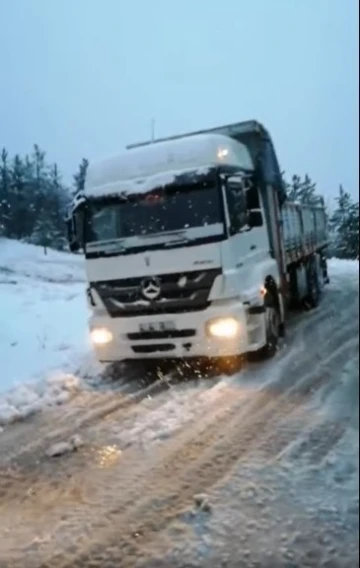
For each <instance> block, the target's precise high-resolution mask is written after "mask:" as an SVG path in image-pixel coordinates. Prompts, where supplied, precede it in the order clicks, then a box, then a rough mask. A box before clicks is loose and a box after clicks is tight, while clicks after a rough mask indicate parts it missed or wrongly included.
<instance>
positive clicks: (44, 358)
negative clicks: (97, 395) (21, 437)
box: [0, 239, 90, 424]
mask: <svg viewBox="0 0 360 568" xmlns="http://www.w3.org/2000/svg"><path fill="white" fill-rule="evenodd" d="M87 317H88V313H87V306H86V298H85V274H84V261H83V258H82V256H80V255H70V254H67V253H59V252H56V251H53V250H48V251H47V254H46V255H45V254H44V250H43V249H42V248H41V247H36V246H32V245H27V244H23V243H20V242H17V241H11V240H6V239H0V359H1V369H0V424H1V422H4V421H7V420H11V419H13V418H16V417H18V416H19V415H21V414H22V413H24V412H25V414H26V413H28V412H31V411H33V410H35V409H36V408H38V407H39V405H40V406H41V405H45V404H49V403H59V402H62V401H64V400H67V399H68V398H69V396H71V393H72V392H73V391H74V389H76V388H77V387H78V378H77V377H75V376H74V373H75V372H76V370H77V368H78V366H79V365H81V364H85V361H86V359H87V358H88V357H89V353H90V351H89V342H88V331H87Z"/></svg>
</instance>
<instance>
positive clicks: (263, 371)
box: [0, 261, 359, 568]
mask: <svg viewBox="0 0 360 568" xmlns="http://www.w3.org/2000/svg"><path fill="white" fill-rule="evenodd" d="M330 275H331V278H332V282H331V285H330V286H329V287H328V288H327V290H326V292H325V294H324V297H323V300H322V303H321V306H320V307H319V308H318V309H317V310H315V311H313V312H311V313H310V312H309V313H305V314H300V315H296V316H294V317H293V318H292V320H291V322H290V325H289V329H288V337H287V340H286V345H284V346H283V347H282V349H281V350H280V351H279V353H278V355H277V357H276V358H275V359H274V360H272V361H270V362H267V363H265V364H255V363H252V364H251V363H250V364H247V365H245V366H244V368H243V369H242V371H241V372H240V373H239V374H237V375H235V376H232V377H213V376H208V377H204V378H202V379H200V378H199V377H197V376H196V373H195V372H194V371H191V370H189V369H179V370H173V371H171V372H169V373H168V374H166V375H165V377H164V378H161V376H160V377H159V378H157V379H156V378H154V379H153V380H151V379H150V378H149V377H148V378H146V377H145V375H142V374H141V373H140V371H139V370H137V369H135V368H134V369H132V370H131V369H130V370H129V369H126V368H123V369H120V370H118V372H117V374H116V373H114V375H113V376H109V374H108V378H103V379H101V378H99V377H98V378H97V379H94V375H95V370H94V368H92V367H91V365H90V363H89V365H88V368H87V371H88V378H87V379H86V377H85V380H84V379H83V378H81V377H79V378H78V381H76V378H75V377H72V380H73V382H72V383H71V384H72V387H69V386H68V387H66V386H65V387H64V389H65V391H66V392H68V393H69V394H68V396H67V397H63V398H62V397H60V399H59V400H57V399H56V396H55V400H57V402H64V401H67V402H66V403H65V404H62V405H61V406H55V407H48V406H49V405H48V404H47V402H49V400H50V399H51V396H50V395H49V389H50V392H52V391H51V388H54V387H53V383H51V381H50V383H49V384H47V383H46V382H45V383H44V382H43V383H42V385H43V386H42V387H40V386H36V387H31V386H26V387H24V386H23V387H21V389H20V391H21V392H22V398H21V396H20V402H19V395H18V399H16V396H17V394H16V393H17V391H13V392H12V393H11V394H9V393H5V394H4V395H2V398H1V395H0V418H1V404H2V405H3V409H4V408H5V410H6V407H5V403H6V404H7V405H8V407H7V412H8V414H7V416H8V417H9V416H11V414H10V411H11V408H13V409H14V408H15V409H16V412H17V413H18V418H19V417H21V416H24V417H25V418H24V419H23V420H22V421H20V422H19V421H17V422H14V423H11V422H13V420H15V418H16V417H14V416H13V419H12V420H11V419H9V418H8V419H7V420H5V419H4V417H5V414H6V413H5V411H3V430H2V432H1V433H0V567H1V568H3V567H4V568H5V567H9V568H10V567H11V568H17V567H19V568H40V567H41V568H45V567H48V568H50V567H51V568H60V567H61V568H65V567H68V568H76V567H80V566H81V567H83V566H88V567H92V568H96V567H99V568H100V567H102V568H106V567H109V568H110V567H119V568H135V567H136V568H150V567H151V568H157V567H159V568H185V567H187V568H191V567H194V568H195V567H199V568H200V567H201V568H215V567H216V568H217V567H225V568H230V567H234V568H235V567H242V566H244V567H247V566H249V567H250V566H251V567H256V566H258V567H263V566H264V567H269V568H270V567H272V568H277V567H281V566H284V567H288V568H290V567H293V568H295V567H300V566H301V567H303V566H304V567H317V566H322V567H327V568H331V567H334V568H336V567H342V566H344V567H345V566H346V567H347V566H348V567H349V568H350V567H351V568H353V567H356V566H358V565H359V562H358V545H359V542H358V540H359V539H358V529H359V527H358V513H359V510H358V507H359V492H358V482H359V465H358V459H359V400H358V397H359V371H358V369H359V320H358V310H359V293H358V277H359V274H358V263H356V264H355V263H354V264H353V263H346V262H339V261H332V262H331V263H330ZM33 278H35V276H34V275H33ZM36 278H38V287H43V289H44V286H45V283H44V279H43V274H38V275H37V276H36ZM22 285H23V286H24V290H25V286H26V285H25V283H24V281H22ZM47 285H48V286H50V283H48V284H47ZM57 285H58V284H56V286H57ZM0 286H1V284H0ZM3 286H4V285H3ZM10 286H11V284H7V290H8V288H9V287H10ZM65 286H67V287H68V289H69V291H70V286H75V287H76V286H77V284H76V283H74V284H71V285H70V284H69V283H66V284H65V283H64V284H63V287H62V292H61V293H65V292H64V287H65ZM32 287H33V288H34V286H33V285H32ZM50 289H52V290H56V289H57V288H50ZM59 290H60V288H59ZM0 291H1V290H0ZM53 293H54V294H55V292H53ZM2 297H3V296H1V298H2ZM24 297H25V292H24ZM19 301H20V300H19ZM37 301H39V302H40V299H39V300H37ZM44 301H45V300H44ZM78 301H79V302H80V296H79V300H78ZM75 305H76V303H75V304H74V308H75ZM36 309H38V310H40V311H41V310H42V308H41V306H40V305H37V306H36ZM58 309H59V310H61V309H62V308H61V306H60V305H59V307H58ZM18 313H19V318H20V317H21V310H19V312H18ZM59 317H60V313H59ZM73 317H74V318H75V319H74V322H73V326H74V327H77V326H78V325H79V323H78V322H76V314H75V313H73ZM84 318H85V316H84ZM59 321H61V320H59ZM13 325H15V324H14V323H13V324H12V326H13ZM17 325H19V324H17ZM20 328H21V326H20V325H19V329H20ZM10 329H14V328H13V327H10ZM2 333H3V334H4V330H2ZM69 333H72V332H71V330H69ZM80 344H81V342H80V343H79V344H78V345H77V347H76V349H75V351H74V353H73V352H71V354H70V353H68V358H67V359H66V360H67V361H68V362H69V361H70V360H71V361H73V364H74V369H73V371H75V369H76V366H75V363H76V360H77V359H76V357H77V356H79V357H80V359H81V365H82V369H84V367H83V357H84V356H85V354H86V349H85V348H84V350H83V351H82V349H83V347H82V345H80ZM2 345H4V343H3V344H2ZM9 349H10V348H9ZM54 349H55V351H56V353H57V347H56V346H55V347H54ZM44 351H47V349H44ZM70 355H71V356H70ZM18 356H19V357H21V351H18ZM56 357H58V353H57V355H56ZM56 357H55V359H56ZM29 364H30V362H29ZM32 364H33V365H35V363H34V362H32ZM61 364H62V360H61V358H60V359H56V362H54V364H53V365H51V367H54V368H55V367H56V366H57V367H58V369H60V367H59V365H61ZM14 365H15V362H14ZM81 365H80V366H81ZM11 368H13V367H11ZM8 369H10V366H8ZM39 369H40V370H39V373H40V371H41V373H42V372H43V368H42V366H41V365H40V367H39ZM69 369H70V367H69V368H68V370H67V372H70V370H69ZM179 375H183V377H186V378H187V380H179V379H181V376H179ZM67 377H68V381H70V377H69V376H67ZM44 380H45V377H44ZM59 381H60V379H59ZM70 382H71V381H70ZM60 383H61V381H60ZM60 383H58V385H59V384H60ZM45 384H47V386H46V387H45V386H44V385H45ZM64 384H66V381H65V380H64ZM49 385H50V386H49ZM66 388H67V390H66ZM36 389H37V390H36ZM58 389H60V387H59V386H58ZM60 390H61V389H60ZM39 391H41V392H42V396H39ZM56 392H57V391H56ZM25 393H27V394H25ZM34 393H35V394H34ZM57 394H58V393H57ZM32 395H33V396H34V397H35V400H34V404H33V412H29V411H28V410H29V406H30V407H31V405H32V401H31V397H32ZM26 396H28V397H29V400H28V401H27V407H26V404H25V407H26V408H27V411H26V412H23V413H22V409H23V408H24V400H25V399H26ZM49 397H50V398H49ZM44 401H45V402H44ZM42 403H44V404H45V410H44V411H43V412H36V410H39V409H40V408H44V406H41V405H42ZM11 405H12V406H11ZM46 406H47V408H46ZM73 436H75V438H72V437H73ZM57 444H59V445H57ZM54 448H55V450H54ZM74 448H75V449H76V451H71V450H73V449H74ZM56 450H58V452H57V451H56ZM54 453H60V454H62V455H60V456H58V457H53V454H54Z"/></svg>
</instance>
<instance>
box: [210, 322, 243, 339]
mask: <svg viewBox="0 0 360 568" xmlns="http://www.w3.org/2000/svg"><path fill="white" fill-rule="evenodd" d="M206 330H207V333H208V334H209V335H211V336H212V337H219V338H222V339H233V338H234V337H236V336H237V335H238V334H239V331H240V324H239V322H238V320H237V319H235V318H232V317H228V318H218V319H215V320H211V321H209V322H208V323H207V326H206Z"/></svg>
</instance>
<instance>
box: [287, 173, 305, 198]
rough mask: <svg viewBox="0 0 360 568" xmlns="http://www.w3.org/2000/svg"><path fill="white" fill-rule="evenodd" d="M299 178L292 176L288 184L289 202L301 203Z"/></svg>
mask: <svg viewBox="0 0 360 568" xmlns="http://www.w3.org/2000/svg"><path fill="white" fill-rule="evenodd" d="M301 187H302V183H301V178H300V177H299V176H298V175H293V176H292V179H291V184H288V188H289V190H288V197H289V199H290V200H291V201H301Z"/></svg>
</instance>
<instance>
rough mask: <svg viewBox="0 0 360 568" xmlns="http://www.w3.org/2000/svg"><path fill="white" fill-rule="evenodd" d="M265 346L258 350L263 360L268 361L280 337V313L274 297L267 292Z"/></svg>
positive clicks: (265, 302)
mask: <svg viewBox="0 0 360 568" xmlns="http://www.w3.org/2000/svg"><path fill="white" fill-rule="evenodd" d="M264 307H265V326H266V344H265V345H264V347H262V348H261V349H260V352H259V354H260V356H261V357H262V358H263V359H270V358H271V357H273V356H274V355H275V353H276V351H277V348H278V344H279V337H280V326H281V321H280V312H279V307H278V305H277V303H276V301H275V298H274V296H273V295H272V294H271V293H270V292H267V293H266V295H265V298H264Z"/></svg>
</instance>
